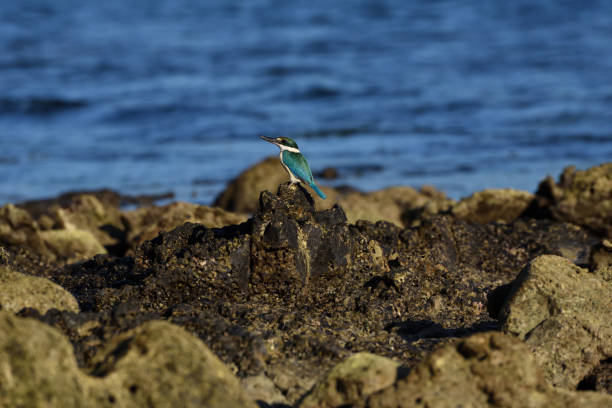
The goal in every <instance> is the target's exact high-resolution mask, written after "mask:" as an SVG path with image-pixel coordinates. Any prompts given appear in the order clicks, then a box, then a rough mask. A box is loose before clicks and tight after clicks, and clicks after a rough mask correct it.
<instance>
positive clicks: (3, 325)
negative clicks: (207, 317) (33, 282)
mask: <svg viewBox="0 0 612 408" xmlns="http://www.w3.org/2000/svg"><path fill="white" fill-rule="evenodd" d="M96 363H97V365H96V366H95V369H94V370H93V371H92V373H91V376H89V375H86V374H85V373H83V372H82V371H81V370H80V369H79V368H78V367H77V364H76V360H75V358H74V355H73V354H72V347H71V345H70V343H69V342H68V340H67V339H66V338H65V337H63V336H62V335H61V334H60V333H59V332H58V331H57V330H56V329H54V328H52V327H49V326H47V325H45V324H42V323H40V322H38V321H36V320H33V319H29V318H25V319H24V318H19V317H16V316H14V315H12V314H10V313H7V312H2V311H0V405H2V406H27V407H85V406H87V407H132V406H151V407H162V406H185V407H202V406H206V407H220V408H221V407H223V408H224V407H255V406H256V405H255V403H254V402H252V401H251V400H249V399H248V398H247V397H246V396H245V395H244V393H243V391H242V390H241V388H240V386H239V383H238V380H237V379H236V378H235V377H234V376H233V375H232V374H231V372H230V371H229V369H228V368H227V367H225V366H224V365H223V363H221V362H220V361H219V360H218V359H217V357H215V356H214V355H213V354H212V353H211V352H210V351H209V350H208V349H207V348H206V346H204V345H203V344H202V342H201V341H199V340H198V339H197V338H195V337H194V336H192V335H190V334H189V333H187V332H185V331H184V330H183V329H181V328H179V327H177V326H174V325H172V324H169V323H166V322H161V321H156V322H149V323H146V324H145V325H143V326H141V327H138V328H136V329H134V330H132V331H130V332H127V333H124V334H122V335H121V336H119V337H117V338H114V339H113V340H111V341H110V342H109V344H107V346H106V348H105V350H104V351H103V352H102V353H101V354H100V355H99V357H98V358H97V360H96Z"/></svg>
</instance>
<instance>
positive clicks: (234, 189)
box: [213, 156, 289, 213]
mask: <svg viewBox="0 0 612 408" xmlns="http://www.w3.org/2000/svg"><path fill="white" fill-rule="evenodd" d="M288 177H289V176H288V175H287V172H286V171H285V169H283V166H282V165H281V163H280V160H279V159H278V156H273V157H268V158H267V159H265V160H263V161H261V162H259V163H257V164H255V165H253V166H251V167H249V168H248V169H246V170H245V171H243V172H242V173H240V175H238V177H236V178H235V179H234V180H232V181H230V182H229V184H228V185H227V187H226V189H225V190H224V191H223V192H222V193H221V194H220V195H219V196H218V197H217V198H216V199H215V201H214V204H213V205H214V206H215V207H221V208H223V209H225V210H227V211H233V212H238V213H252V212H254V211H255V210H256V209H257V202H258V199H259V194H260V193H261V192H262V191H265V190H268V191H276V189H277V187H278V185H279V184H281V183H282V182H284V181H286V180H287V179H288Z"/></svg>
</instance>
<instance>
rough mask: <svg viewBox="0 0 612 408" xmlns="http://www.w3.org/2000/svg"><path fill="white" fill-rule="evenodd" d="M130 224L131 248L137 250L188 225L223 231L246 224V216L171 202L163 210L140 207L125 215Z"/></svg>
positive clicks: (214, 208)
mask: <svg viewBox="0 0 612 408" xmlns="http://www.w3.org/2000/svg"><path fill="white" fill-rule="evenodd" d="M125 218H126V219H127V222H128V234H127V241H128V246H129V247H130V248H131V249H132V250H135V249H136V248H138V247H139V246H140V245H141V244H142V243H143V242H144V241H147V240H151V239H153V238H155V237H156V236H157V235H159V233H160V232H161V231H170V230H173V229H174V228H176V227H179V226H181V225H183V224H184V223H186V222H192V223H198V224H202V225H204V226H205V227H207V228H220V227H222V226H225V225H235V224H240V223H242V222H244V221H246V219H247V217H246V215H244V214H236V213H231V212H227V211H225V210H222V209H221V208H216V207H207V206H204V205H197V204H189V203H182V202H177V203H172V204H168V205H165V206H162V207H141V208H138V209H136V210H133V211H128V212H125Z"/></svg>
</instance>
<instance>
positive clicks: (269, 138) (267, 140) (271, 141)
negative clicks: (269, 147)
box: [259, 135, 276, 144]
mask: <svg viewBox="0 0 612 408" xmlns="http://www.w3.org/2000/svg"><path fill="white" fill-rule="evenodd" d="M259 137H260V138H261V139H263V140H265V141H266V142H270V143H273V144H276V139H273V138H271V137H268V136H263V135H260V136H259Z"/></svg>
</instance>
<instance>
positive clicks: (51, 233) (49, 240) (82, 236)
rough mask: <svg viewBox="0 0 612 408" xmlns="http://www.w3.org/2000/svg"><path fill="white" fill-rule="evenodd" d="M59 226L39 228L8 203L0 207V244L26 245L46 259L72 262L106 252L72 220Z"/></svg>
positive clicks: (16, 246)
mask: <svg viewBox="0 0 612 408" xmlns="http://www.w3.org/2000/svg"><path fill="white" fill-rule="evenodd" d="M61 227H62V228H63V229H51V230H45V231H41V230H40V227H39V225H38V223H37V222H36V221H35V220H34V219H33V218H32V217H31V216H30V214H29V213H28V212H27V211H25V210H23V209H21V208H18V207H15V206H13V205H12V204H7V205H5V206H4V207H2V208H1V209H0V243H3V244H5V245H7V246H9V247H13V248H28V249H30V250H31V251H33V252H35V253H37V254H40V255H42V256H43V257H44V258H46V259H47V260H49V261H60V262H74V261H77V260H79V259H84V258H89V257H92V256H94V255H96V254H102V253H106V249H105V248H104V247H103V246H102V245H101V244H100V242H99V241H98V240H97V239H96V237H95V236H94V235H93V233H92V232H90V231H88V230H83V229H76V227H75V226H74V225H73V224H72V223H66V224H65V225H62V226H61Z"/></svg>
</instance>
